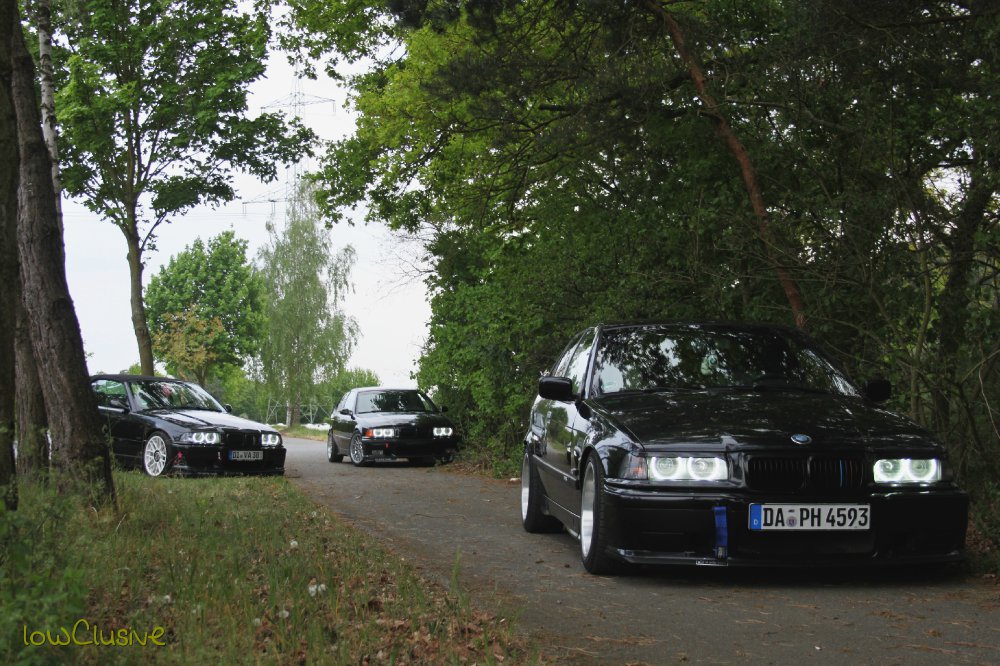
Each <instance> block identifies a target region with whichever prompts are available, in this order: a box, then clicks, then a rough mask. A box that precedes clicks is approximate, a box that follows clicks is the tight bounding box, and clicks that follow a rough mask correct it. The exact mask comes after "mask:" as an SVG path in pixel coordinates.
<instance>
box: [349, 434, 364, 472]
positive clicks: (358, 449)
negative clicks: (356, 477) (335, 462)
mask: <svg viewBox="0 0 1000 666" xmlns="http://www.w3.org/2000/svg"><path fill="white" fill-rule="evenodd" d="M350 453H351V462H352V463H354V465H355V467H361V466H362V465H364V464H365V449H364V447H363V446H362V445H361V435H355V436H354V437H352V438H351V452H350Z"/></svg>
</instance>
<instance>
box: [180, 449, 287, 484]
mask: <svg viewBox="0 0 1000 666" xmlns="http://www.w3.org/2000/svg"><path fill="white" fill-rule="evenodd" d="M173 447H174V459H173V467H172V470H173V472H174V473H176V474H179V475H185V476H201V475H206V476H207V475H211V476H219V475H222V476H226V475H232V476H254V475H256V476H269V475H282V474H284V473H285V454H286V452H287V450H286V449H285V448H284V447H283V446H282V447H276V448H258V449H251V450H250V451H259V452H260V453H261V459H260V460H232V459H231V456H230V452H231V451H234V450H233V449H230V448H228V447H226V446H205V445H184V444H174V445H173ZM239 453H243V451H239Z"/></svg>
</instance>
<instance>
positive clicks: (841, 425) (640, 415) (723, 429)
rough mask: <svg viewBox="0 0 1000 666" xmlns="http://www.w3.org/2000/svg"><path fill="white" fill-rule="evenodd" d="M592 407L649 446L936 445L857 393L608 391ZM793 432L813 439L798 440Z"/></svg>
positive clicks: (911, 425)
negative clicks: (808, 440)
mask: <svg viewBox="0 0 1000 666" xmlns="http://www.w3.org/2000/svg"><path fill="white" fill-rule="evenodd" d="M592 404H593V406H594V407H595V408H596V409H597V410H598V412H599V413H602V414H603V415H604V416H605V418H608V419H609V420H610V421H612V423H613V424H614V425H615V426H617V427H618V428H620V429H623V430H625V431H626V432H628V433H629V434H631V435H632V437H633V438H634V439H636V440H637V441H639V442H641V443H643V444H644V445H646V446H648V447H649V448H654V449H655V448H659V447H661V446H662V447H672V446H678V445H690V444H692V443H701V444H705V445H718V446H721V447H724V448H726V449H741V448H759V447H767V448H774V447H775V446H776V445H778V446H782V447H784V446H787V447H790V448H798V447H801V446H813V447H839V448H844V447H848V448H852V447H873V448H884V447H892V446H908V447H912V446H918V447H926V448H938V447H939V444H938V443H937V442H936V440H935V439H934V438H933V436H932V435H931V434H930V433H929V432H928V431H926V430H924V429H923V428H921V427H919V426H917V425H916V424H915V423H913V422H912V421H909V420H907V419H905V418H903V417H901V416H899V415H897V414H894V413H892V412H890V411H888V410H885V409H882V408H880V407H878V406H875V405H872V404H870V403H866V402H865V401H863V400H861V399H859V398H850V397H847V396H837V395H830V394H815V393H801V392H790V391H777V390H772V391H766V392H763V391H762V392H757V391H720V392H714V391H701V392H696V393H669V392H664V393H651V394H635V393H633V394H623V395H615V396H606V397H603V398H600V399H597V400H594V401H593V402H592ZM792 435H805V436H807V437H808V438H809V439H810V440H811V441H810V442H809V443H808V444H806V445H803V444H798V443H795V442H793V441H792Z"/></svg>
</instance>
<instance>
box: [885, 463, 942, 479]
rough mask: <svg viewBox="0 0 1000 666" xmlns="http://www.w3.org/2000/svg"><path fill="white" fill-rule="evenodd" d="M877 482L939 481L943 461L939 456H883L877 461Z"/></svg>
mask: <svg viewBox="0 0 1000 666" xmlns="http://www.w3.org/2000/svg"><path fill="white" fill-rule="evenodd" d="M874 471H875V483H937V482H938V481H940V480H941V461H940V460H938V459H937V458H916V459H913V458H883V459H882V460H876V461H875V470H874Z"/></svg>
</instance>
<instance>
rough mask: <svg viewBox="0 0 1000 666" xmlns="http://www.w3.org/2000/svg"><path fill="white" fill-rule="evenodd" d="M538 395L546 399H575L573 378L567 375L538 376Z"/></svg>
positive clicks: (565, 400)
mask: <svg viewBox="0 0 1000 666" xmlns="http://www.w3.org/2000/svg"><path fill="white" fill-rule="evenodd" d="M538 395H540V396H542V397H543V398H545V399H546V400H558V401H559V402H569V401H571V400H575V399H576V396H575V395H573V380H571V379H570V378H569V377H540V378H539V379H538Z"/></svg>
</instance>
